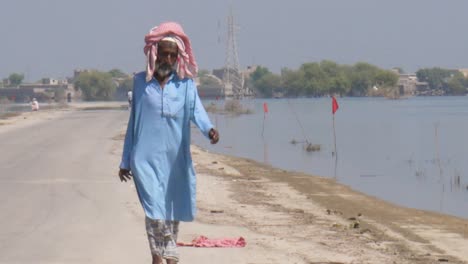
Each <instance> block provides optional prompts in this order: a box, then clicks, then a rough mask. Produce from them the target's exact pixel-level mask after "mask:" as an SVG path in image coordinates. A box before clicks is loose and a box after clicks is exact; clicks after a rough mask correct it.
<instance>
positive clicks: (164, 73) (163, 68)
mask: <svg viewBox="0 0 468 264" xmlns="http://www.w3.org/2000/svg"><path fill="white" fill-rule="evenodd" d="M175 67H176V64H174V65H173V66H171V65H170V64H169V63H163V64H160V63H156V74H157V75H158V76H159V77H162V78H166V77H168V76H169V75H171V73H172V72H173V71H174V70H175Z"/></svg>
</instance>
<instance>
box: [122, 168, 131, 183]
mask: <svg viewBox="0 0 468 264" xmlns="http://www.w3.org/2000/svg"><path fill="white" fill-rule="evenodd" d="M132 177H133V175H132V172H131V171H130V170H127V169H120V170H119V178H120V181H121V182H127V180H128V181H129V180H131V179H132Z"/></svg>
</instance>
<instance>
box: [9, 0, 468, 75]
mask: <svg viewBox="0 0 468 264" xmlns="http://www.w3.org/2000/svg"><path fill="white" fill-rule="evenodd" d="M230 6H232V7H233V11H234V15H235V19H236V21H237V25H238V26H239V31H238V35H237V38H238V51H239V61H240V64H241V66H242V67H246V66H248V65H252V64H260V65H263V66H266V67H268V68H270V69H271V70H272V71H274V72H279V71H280V69H281V68H283V67H289V68H297V67H299V66H300V65H301V64H302V63H304V62H310V61H320V60H324V59H328V60H333V61H336V62H338V63H343V64H353V63H356V62H358V61H365V62H369V63H372V64H375V65H377V66H379V67H383V68H391V67H395V66H398V67H402V68H403V69H404V70H406V71H407V72H413V71H416V70H417V69H419V68H423V67H434V66H439V67H444V68H468V34H467V33H468V16H467V15H466V12H467V11H468V1H465V0H445V1H442V0H392V1H388V0H352V1H351V0H320V1H318V0H290V1H277V0H269V1H268V0H250V1H247V0H238V1H233V0H199V1H189V0H171V1H160V0H133V1H128V0H125V1H124V0H112V1H111V0H80V1H72V0H2V1H1V3H0V7H1V10H2V12H1V14H0V35H1V36H2V37H1V40H0V43H1V44H0V78H5V77H7V76H8V75H9V74H10V73H12V72H19V73H24V74H25V75H26V81H36V80H38V79H39V78H41V77H46V76H47V77H53V78H63V77H66V76H71V75H72V74H73V70H74V69H75V68H93V69H98V70H104V71H107V70H110V69H112V68H120V69H122V70H123V71H125V72H129V73H131V72H134V71H140V70H142V69H144V63H145V57H144V54H143V52H142V48H143V45H144V42H143V37H144V35H145V34H146V33H147V31H148V30H149V29H150V28H151V27H153V26H155V25H157V24H159V23H161V22H163V21H168V20H172V21H177V22H180V23H181V24H182V26H183V27H184V29H185V31H186V33H187V34H188V35H189V36H190V38H191V41H192V44H193V47H194V51H195V56H196V58H197V61H198V64H199V66H200V68H201V69H210V70H211V69H213V68H219V67H222V66H223V64H224V60H225V53H226V52H225V40H226V30H227V29H226V17H227V15H228V13H229V8H230Z"/></svg>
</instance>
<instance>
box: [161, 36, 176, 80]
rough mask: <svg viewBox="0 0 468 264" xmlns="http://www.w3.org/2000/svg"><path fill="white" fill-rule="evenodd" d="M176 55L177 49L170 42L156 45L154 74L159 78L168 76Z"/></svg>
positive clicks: (174, 44)
mask: <svg viewBox="0 0 468 264" xmlns="http://www.w3.org/2000/svg"><path fill="white" fill-rule="evenodd" d="M178 55H179V49H178V47H177V44H176V43H174V42H170V41H161V42H160V43H159V45H158V57H157V59H156V74H157V75H158V76H160V77H167V76H169V75H170V74H171V72H172V70H173V69H174V66H175V64H176V62H177V56H178Z"/></svg>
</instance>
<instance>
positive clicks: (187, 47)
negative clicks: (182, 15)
mask: <svg viewBox="0 0 468 264" xmlns="http://www.w3.org/2000/svg"><path fill="white" fill-rule="evenodd" d="M166 37H170V38H172V39H174V40H175V42H176V43H177V46H178V48H179V56H178V57H177V68H176V72H177V75H178V76H179V78H180V79H183V78H185V77H189V78H193V77H195V76H196V75H197V72H198V66H197V62H196V61H195V57H194V56H193V53H192V45H191V44H190V40H189V38H188V36H187V35H185V33H184V30H183V29H182V27H181V26H180V25H179V24H178V23H176V22H165V23H162V24H160V25H159V26H157V27H154V28H152V29H151V30H150V32H149V33H148V34H147V35H146V36H145V43H146V45H145V48H144V52H145V54H146V58H147V63H146V81H147V82H149V81H150V80H151V78H152V77H153V74H154V71H155V68H156V67H155V61H156V58H157V55H158V43H159V41H161V40H162V39H164V38H166Z"/></svg>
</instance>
